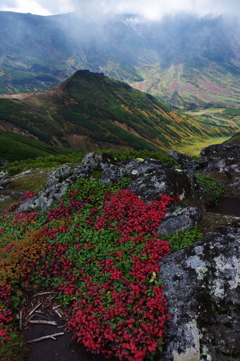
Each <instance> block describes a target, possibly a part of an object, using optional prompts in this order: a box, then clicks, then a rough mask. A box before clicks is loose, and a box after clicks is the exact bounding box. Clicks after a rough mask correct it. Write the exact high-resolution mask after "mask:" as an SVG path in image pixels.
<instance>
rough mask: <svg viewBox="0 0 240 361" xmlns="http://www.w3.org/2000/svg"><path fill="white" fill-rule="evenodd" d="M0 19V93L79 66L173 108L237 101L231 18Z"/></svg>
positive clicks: (38, 85) (238, 66)
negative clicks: (159, 19)
mask: <svg viewBox="0 0 240 361" xmlns="http://www.w3.org/2000/svg"><path fill="white" fill-rule="evenodd" d="M99 18H101V17H99ZM0 24H1V32H0V92H2V93H15V92H26V91H36V90H41V89H46V88H48V87H52V86H54V85H56V84H58V83H60V82H61V81H63V80H65V79H67V78H68V77H69V76H70V75H72V74H73V73H74V72H75V71H76V70H78V69H85V68H86V69H89V70H90V71H93V72H104V73H105V74H106V75H107V76H109V77H111V78H113V79H117V80H121V81H125V82H127V83H129V84H130V85H132V86H134V87H136V88H138V89H139V90H143V91H145V92H148V93H151V94H152V95H154V96H157V97H161V98H162V97H164V99H165V100H167V101H170V102H171V103H172V105H173V106H175V107H184V108H190V109H191V108H193V107H194V105H197V106H201V107H202V106H209V105H212V104H215V105H217V106H219V105H220V104H221V106H223V105H225V106H229V105H231V106H239V104H240V101H239V98H240V97H239V96H240V91H239V82H240V62H239V59H240V27H239V24H238V23H235V22H234V21H232V22H231V23H230V22H227V21H226V20H224V19H223V18H220V17H219V18H215V19H213V18H200V19H199V18H196V17H193V16H178V17H167V18H164V19H162V20H161V21H152V22H151V21H148V22H147V21H143V20H142V19H138V18H136V17H134V16H133V15H125V16H123V15H121V16H120V15H118V16H115V17H112V18H104V19H103V20H102V21H100V20H99V21H96V19H95V20H91V19H87V18H82V17H81V16H80V15H79V14H64V15H55V16H47V17H43V16H37V15H31V14H18V13H10V12H0Z"/></svg>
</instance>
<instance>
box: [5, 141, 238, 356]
mask: <svg viewBox="0 0 240 361" xmlns="http://www.w3.org/2000/svg"><path fill="white" fill-rule="evenodd" d="M171 155H172V156H173V158H174V159H175V160H176V161H177V162H178V166H174V167H172V166H163V165H162V164H161V163H160V162H159V161H156V160H152V159H151V160H145V161H144V160H142V159H137V160H133V161H128V162H116V161H114V160H113V159H111V157H109V156H108V155H104V154H101V155H98V156H95V155H93V154H88V155H87V156H86V157H85V159H84V160H83V164H82V166H81V167H74V168H71V167H69V166H62V167H60V168H59V169H57V170H56V171H54V172H53V173H52V174H51V175H50V176H48V177H47V183H46V186H44V187H42V188H41V191H40V192H39V193H38V195H37V196H35V197H33V198H32V199H30V200H28V201H26V202H25V203H23V205H22V206H21V207H20V208H19V210H18V211H19V212H21V211H28V209H35V210H43V209H46V207H49V206H51V204H52V202H54V201H55V200H56V199H61V197H62V196H63V194H64V192H65V190H66V188H67V186H68V185H69V184H73V183H74V182H75V181H76V179H77V178H78V177H84V178H88V177H91V176H92V174H93V173H94V172H99V174H100V181H103V182H106V183H109V182H116V181H118V180H119V179H121V178H123V177H128V178H130V179H131V181H130V183H129V184H128V186H127V188H128V189H129V190H132V191H133V192H135V193H136V194H137V195H138V196H139V197H140V198H142V199H143V200H145V201H146V202H148V201H151V200H154V199H156V197H157V196H158V194H159V193H165V194H172V193H174V194H176V193H177V194H179V195H180V196H181V200H180V202H179V203H178V205H177V207H175V208H174V209H170V210H169V212H168V219H166V220H165V226H164V227H165V228H164V233H161V232H160V231H159V233H160V234H168V233H169V224H170V228H171V231H172V229H173V228H174V231H179V230H187V229H190V228H192V227H193V226H195V225H196V224H198V226H199V227H200V229H201V230H202V231H203V232H204V234H205V237H204V239H203V240H202V241H199V242H197V244H196V245H193V246H191V247H189V248H188V249H184V250H181V251H178V252H173V253H171V254H170V255H168V256H166V257H165V258H164V259H163V262H162V264H161V270H162V277H163V281H164V284H165V285H166V298H167V299H168V302H169V310H170V311H169V312H170V313H172V314H173V315H174V317H173V318H172V320H171V321H170V323H169V330H168V333H167V335H166V345H165V350H164V354H163V355H162V358H163V359H164V360H165V361H180V360H187V359H189V360H190V359H194V360H200V359H201V360H211V361H230V360H236V359H240V349H239V346H238V340H239V335H240V330H239V327H238V324H239V322H240V319H239V317H240V316H239V312H238V309H239V308H240V304H239V302H240V301H239V300H240V295H239V291H238V289H239V287H238V286H239V283H240V281H239V280H240V271H239V269H240V267H239V261H238V260H239V258H240V254H239V249H240V247H239V246H238V245H239V244H240V232H239V228H240V227H239V226H240V166H239V164H240V146H239V145H238V144H228V145H213V146H210V147H207V148H205V149H204V150H203V151H202V157H201V159H200V160H199V161H193V160H192V159H190V158H189V157H187V156H185V155H182V154H181V153H178V152H175V151H173V152H171ZM196 173H198V174H203V175H209V176H211V177H212V178H211V179H215V180H216V181H217V182H218V185H219V184H220V185H221V188H222V191H221V194H219V193H218V194H217V196H216V188H215V187H214V186H213V187H212V188H210V190H209V189H208V190H207V191H206V189H205V190H204V189H203V187H202V186H201V184H199V182H196V179H195V174H196ZM44 177H45V176H43V178H44ZM45 179H46V178H45ZM13 181H14V180H8V182H5V184H3V186H2V196H3V197H4V196H6V194H7V192H8V194H10V193H9V192H10V189H9V184H10V183H11V182H13ZM218 190H219V188H218ZM218 198H219V199H218ZM217 201H218V202H217ZM215 203H217V204H215ZM199 212H200V213H201V214H202V217H199ZM200 218H201V220H200ZM169 219H170V220H171V222H169ZM162 223H163V224H164V221H163V222H162ZM161 231H162V230H161ZM170 266H171V271H170V269H169V267H170ZM169 275H170V277H169ZM180 281H181V282H180ZM203 290H204V291H203ZM199 295H200V296H201V297H200V296H199ZM39 297H40V296H39ZM39 297H36V298H35V299H33V298H32V299H29V300H28V302H27V303H26V304H25V305H23V314H24V317H25V318H26V319H27V318H28V315H29V312H30V311H31V310H33V309H34V307H36V305H37V301H39V303H41V306H39V308H38V309H37V310H36V312H35V316H34V318H33V319H32V320H34V319H35V320H36V318H37V319H38V320H39V319H45V320H47V321H54V322H56V325H49V324H48V325H45V324H39V323H38V324H31V323H28V324H26V327H25V328H24V330H23V335H24V337H25V339H26V340H27V341H32V340H35V339H38V338H40V337H43V336H44V335H46V334H47V335H49V334H56V333H57V334H59V333H60V335H57V336H56V340H53V339H44V340H41V341H39V342H33V343H29V346H30V360H31V361H38V360H45V361H48V360H49V361H50V360H51V361H54V360H56V361H70V360H71V361H78V360H82V361H83V360H84V361H88V360H89V361H93V360H97V361H98V360H103V359H104V358H103V357H102V356H96V355H92V354H90V353H88V352H86V351H85V350H84V348H82V347H81V346H79V345H76V343H75V342H74V341H73V340H72V338H71V334H70V333H69V332H68V329H67V327H66V323H67V319H68V315H67V312H66V310H61V309H59V313H60V316H59V314H57V313H56V312H54V307H57V306H58V305H56V304H54V303H51V302H53V301H51V300H50V299H49V295H47V296H46V297H45V298H42V299H41V300H40V299H39ZM42 297H43V296H42ZM179 297H180V298H179ZM183 299H184V302H183ZM40 301H41V302H40ZM44 307H45V308H44ZM199 310H201V314H200V313H199ZM37 311H38V312H37ZM41 312H42V313H41ZM223 315H224V317H223ZM203 316H204V317H203ZM184 317H185V318H184ZM238 321H239V322H238ZM217 330H219V332H217ZM179 332H180V333H181V332H182V333H181V337H180V334H179ZM61 333H64V334H61ZM200 339H201V341H200ZM172 340H174V342H172ZM213 340H214V344H215V346H214V347H211V345H212V343H213ZM191 357H192V358H191ZM200 357H201V358H200Z"/></svg>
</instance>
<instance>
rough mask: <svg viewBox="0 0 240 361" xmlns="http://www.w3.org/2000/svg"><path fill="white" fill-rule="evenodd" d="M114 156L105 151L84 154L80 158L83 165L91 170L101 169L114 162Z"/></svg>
mask: <svg viewBox="0 0 240 361" xmlns="http://www.w3.org/2000/svg"><path fill="white" fill-rule="evenodd" d="M114 163H115V160H114V158H113V157H112V156H111V155H109V154H107V153H104V152H102V153H100V154H94V152H91V153H88V154H86V155H85V156H84V157H83V159H82V165H83V167H86V168H88V169H89V170H92V171H102V170H104V169H105V168H108V166H109V165H111V164H114Z"/></svg>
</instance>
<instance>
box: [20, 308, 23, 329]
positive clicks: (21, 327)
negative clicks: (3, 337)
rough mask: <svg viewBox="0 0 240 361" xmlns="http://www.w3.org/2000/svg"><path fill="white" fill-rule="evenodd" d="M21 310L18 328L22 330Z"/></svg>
mask: <svg viewBox="0 0 240 361" xmlns="http://www.w3.org/2000/svg"><path fill="white" fill-rule="evenodd" d="M22 314H23V312H22V310H21V311H20V313H19V329H20V330H22V326H23V318H22Z"/></svg>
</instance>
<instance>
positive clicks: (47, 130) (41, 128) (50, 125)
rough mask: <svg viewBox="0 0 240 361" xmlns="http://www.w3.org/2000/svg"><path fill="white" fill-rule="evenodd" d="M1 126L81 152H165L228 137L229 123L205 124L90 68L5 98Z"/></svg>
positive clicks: (0, 108) (0, 107)
mask: <svg viewBox="0 0 240 361" xmlns="http://www.w3.org/2000/svg"><path fill="white" fill-rule="evenodd" d="M0 126H1V128H2V129H4V130H10V131H11V129H13V128H14V129H15V132H16V129H17V131H18V133H19V134H24V135H27V136H32V137H34V138H35V139H36V140H39V141H42V142H44V143H45V144H47V145H55V146H56V145H57V146H60V147H63V148H68V149H76V150H80V151H92V150H95V149H99V148H100V149H103V148H113V149H120V148H123V147H125V148H130V149H136V150H140V149H147V150H150V151H156V150H159V149H163V150H166V149H171V148H172V146H173V145H174V144H179V143H181V142H182V141H185V142H186V141H188V140H189V141H190V140H191V139H202V138H203V137H211V136H223V135H229V129H228V127H227V126H225V124H223V125H220V126H219V125H218V124H215V123H214V124H203V123H202V124H201V122H200V121H198V120H197V119H195V118H193V117H190V116H188V115H185V114H182V113H179V112H175V111H173V110H172V109H171V107H169V105H167V104H166V103H164V102H162V101H159V100H157V99H156V98H154V97H152V96H151V95H149V94H146V93H143V92H140V91H138V90H136V89H133V88H131V87H130V86H129V85H127V84H125V83H122V82H119V81H114V80H111V79H110V78H108V77H106V76H104V75H103V74H99V73H91V72H89V71H87V70H85V71H78V72H76V73H75V74H74V75H73V76H72V77H70V78H69V79H68V80H66V81H65V82H63V83H62V84H60V85H59V86H56V87H54V88H52V89H48V90H45V91H41V92H36V93H25V94H16V95H4V96H1V97H0Z"/></svg>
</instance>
